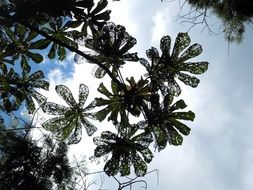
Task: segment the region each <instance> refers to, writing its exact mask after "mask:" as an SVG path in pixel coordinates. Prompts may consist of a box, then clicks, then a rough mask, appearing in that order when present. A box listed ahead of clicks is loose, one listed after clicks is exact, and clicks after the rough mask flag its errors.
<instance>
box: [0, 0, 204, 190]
mask: <svg viewBox="0 0 253 190" xmlns="http://www.w3.org/2000/svg"><path fill="white" fill-rule="evenodd" d="M107 4H108V2H107V0H100V1H98V3H94V1H93V0H79V1H78V0H64V1H62V0H61V1H60V0H59V1H58V0H56V1H55V0H4V1H1V3H0V29H1V32H0V40H1V42H0V44H1V46H0V48H1V52H0V110H1V115H0V119H1V130H2V131H5V130H10V127H8V126H7V125H6V117H7V116H10V115H12V114H13V113H15V112H16V111H20V110H21V109H22V107H23V106H25V107H26V109H27V110H28V112H29V113H30V114H36V110H37V109H41V110H43V112H45V113H47V114H49V115H52V116H53V117H52V118H50V119H48V120H46V121H45V122H44V123H43V124H42V127H43V128H44V129H45V130H47V131H50V132H51V133H52V135H53V137H54V139H56V140H59V141H61V142H60V143H59V145H58V148H56V149H54V151H55V155H53V156H51V157H52V158H51V157H50V155H48V156H49V157H47V159H46V160H45V159H44V160H43V159H42V160H41V156H42V154H43V153H42V150H41V148H39V147H38V146H36V144H33V143H32V142H31V141H29V140H24V141H22V143H21V144H20V146H24V147H22V149H21V148H20V147H19V145H18V144H19V143H18V142H19V141H20V137H18V136H16V135H15V134H12V133H6V134H4V133H0V139H7V141H8V142H3V143H1V142H0V144H1V145H2V144H3V145H4V146H5V143H7V144H6V146H11V148H10V149H11V150H12V151H13V154H14V153H15V154H16V153H17V154H20V156H21V157H22V158H23V157H24V156H28V158H24V159H25V160H26V162H28V163H29V164H35V165H31V166H29V167H32V168H29V169H27V170H29V171H30V174H31V173H32V174H34V175H35V174H36V176H37V177H36V180H39V181H37V182H36V184H37V185H39V184H41V183H43V184H44V185H48V187H50V182H48V181H46V182H44V181H43V180H47V177H45V178H43V179H41V176H43V175H45V176H48V178H51V177H53V179H54V181H55V182H56V183H57V184H61V183H62V181H64V180H65V177H66V179H68V175H69V173H68V172H70V170H68V165H67V164H66V161H67V160H66V145H65V143H68V144H69V145H71V144H76V143H79V142H80V140H81V138H88V137H89V136H93V135H94V134H95V133H96V131H97V127H98V126H95V125H94V124H93V123H92V120H98V121H100V122H101V121H103V120H105V119H107V120H108V122H111V123H112V124H113V126H114V128H115V129H116V131H117V132H116V133H113V132H112V131H110V130H109V129H108V131H103V132H102V133H101V135H100V136H96V137H94V138H93V140H94V144H95V145H96V148H95V150H94V156H93V158H95V159H100V158H101V157H104V158H105V157H107V156H109V157H107V160H106V161H105V165H104V172H105V173H106V174H107V175H108V176H115V175H117V174H118V173H120V175H121V176H128V175H130V174H131V173H133V171H132V169H131V168H132V166H133V168H134V173H135V175H136V176H137V177H140V176H145V174H146V173H147V171H148V166H147V164H148V163H150V162H151V161H152V159H153V157H154V153H153V152H152V149H151V145H153V144H154V145H155V147H156V148H157V149H158V151H162V150H164V149H165V148H166V147H167V146H168V145H174V146H178V145H181V144H182V143H183V136H185V135H189V134H190V128H189V127H188V126H187V125H186V124H185V123H184V121H193V120H194V118H195V114H194V113H193V112H192V111H189V110H185V108H186V107H187V105H186V103H185V102H184V100H182V99H180V100H178V97H179V96H180V94H181V88H180V85H182V84H185V85H188V86H190V87H193V88H196V87H197V86H198V84H199V82H200V81H199V79H198V78H197V77H196V75H200V74H203V73H204V72H205V71H206V70H207V69H208V62H206V61H197V62H193V61H192V60H191V59H192V58H195V57H197V56H198V55H200V54H201V53H202V47H201V45H200V44H197V43H193V44H191V39H190V36H189V35H188V33H184V32H181V33H178V35H177V37H176V39H175V42H174V43H172V42H171V41H172V40H171V37H170V36H169V35H166V36H163V37H162V38H161V40H160V51H159V50H158V49H157V48H155V47H151V48H150V49H147V50H146V58H143V57H139V56H138V54H137V53H136V52H132V51H131V49H132V48H133V47H134V45H135V44H136V39H135V38H134V37H132V36H131V35H130V34H129V33H128V32H127V30H126V28H125V27H124V26H122V25H116V24H115V23H112V22H111V21H110V12H111V11H110V10H107ZM80 46H85V47H86V48H87V49H89V51H81V50H80V48H79V47H80ZM70 52H72V53H74V54H75V56H74V61H75V62H76V63H83V64H96V65H97V66H98V69H97V70H96V72H95V77H96V78H97V79H98V80H99V79H101V78H103V77H104V76H105V75H108V76H109V77H110V79H111V86H105V85H104V83H101V84H100V85H99V86H98V87H97V91H98V92H99V93H100V94H101V97H96V98H95V99H94V100H93V101H92V102H87V103H86V100H87V97H88V95H89V89H88V87H87V86H86V85H85V84H80V85H79V95H78V100H75V99H74V96H73V94H72V92H71V91H70V90H69V87H68V86H66V85H63V84H60V85H57V86H56V87H55V90H56V92H57V94H58V95H59V97H60V98H62V99H63V100H64V101H65V102H66V104H67V105H68V106H64V105H60V104H57V103H54V102H48V101H47V97H46V96H44V95H43V93H42V92H41V89H44V90H48V89H49V85H50V83H49V81H47V80H46V79H45V74H46V73H44V72H43V68H42V67H40V68H41V70H37V71H34V69H33V66H34V65H35V64H40V63H41V62H42V61H43V60H44V59H45V58H44V57H45V55H46V56H47V57H48V58H49V59H51V60H60V61H63V60H65V59H66V55H67V54H68V53H70ZM129 62H137V63H139V64H141V65H142V66H143V67H144V68H145V69H146V72H147V73H146V74H145V75H143V76H140V77H139V79H135V78H134V77H133V76H129V77H128V78H127V79H123V78H122V74H121V72H122V67H124V65H125V64H128V63H129ZM175 98H176V99H177V100H175ZM94 110H96V111H94ZM97 110H98V111H97ZM4 114H5V116H3V115H4ZM6 115H7V116H6ZM130 116H131V117H132V116H133V117H136V118H139V121H138V122H132V121H131V119H130ZM25 128H26V130H31V129H32V126H26V127H25ZM16 129H17V130H18V129H19V126H17V128H16ZM20 129H21V128H20ZM83 129H84V130H85V134H83V133H82V131H83ZM86 134H87V135H86ZM5 135H7V136H5ZM87 136H88V137H87ZM9 142H10V143H11V144H8V143H9ZM23 149H25V150H24V151H23ZM19 150H20V151H19ZM21 150H22V151H21ZM26 151H27V153H26ZM58 154H59V155H58ZM1 155H2V156H3V157H4V159H3V167H7V166H9V164H7V163H9V162H13V159H12V158H11V157H10V156H9V155H8V156H5V153H1ZM11 155H12V154H11ZM42 157H43V156H42ZM17 158H18V156H16V155H15V159H17ZM51 161H52V162H57V163H54V164H52V163H51ZM58 162H59V163H58ZM57 164H59V165H57ZM51 166H52V167H54V168H53V171H54V172H52V169H50V170H49V171H48V173H46V174H44V173H45V172H47V167H51ZM58 166H59V167H58ZM1 167H2V166H1ZM18 167H21V166H18ZM22 167H23V166H22ZM65 169H67V170H65ZM8 170H9V172H10V171H14V170H16V167H13V168H11V169H8ZM59 170H60V171H59ZM1 171H3V172H2V173H0V175H1V176H0V177H1V178H4V180H9V181H8V183H12V181H13V180H16V179H14V178H15V175H14V178H11V179H10V178H9V177H8V176H7V177H6V175H5V173H4V172H5V171H6V170H4V169H3V170H1ZM63 171H66V173H64V172H63ZM21 172H23V171H22V170H21ZM24 172H25V171H24ZM36 172H37V173H38V175H37V173H36ZM14 173H15V172H14ZM28 174H29V173H28ZM28 174H27V175H28ZM30 174H29V175H30ZM65 174H66V176H59V175H65ZM8 175H10V173H8ZM18 175H19V174H18ZM20 177H21V176H17V178H19V180H20ZM22 177H26V176H24V175H22ZM22 177H21V178H22ZM27 178H30V177H29V176H27ZM11 180H12V181H11ZM24 180H26V179H24ZM16 182H17V183H18V180H16ZM1 183H2V182H1ZM6 183H7V182H6ZM22 183H23V181H22ZM24 183H25V182H24ZM31 183H35V182H33V181H31ZM64 183H65V182H64ZM1 185H2V184H0V186H1ZM17 185H18V184H17ZM48 187H44V186H40V188H42V189H47V188H48ZM31 188H32V187H31ZM33 188H35V187H33ZM66 188H67V187H66Z"/></svg>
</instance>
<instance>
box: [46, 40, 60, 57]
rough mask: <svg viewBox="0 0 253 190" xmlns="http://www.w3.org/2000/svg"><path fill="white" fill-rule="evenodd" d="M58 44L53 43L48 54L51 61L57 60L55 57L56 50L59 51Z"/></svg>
mask: <svg viewBox="0 0 253 190" xmlns="http://www.w3.org/2000/svg"><path fill="white" fill-rule="evenodd" d="M57 46H58V45H57V44H56V43H53V45H52V46H51V48H50V50H49V53H48V55H47V56H48V58H49V59H54V58H55V55H56V53H55V52H56V50H57Z"/></svg>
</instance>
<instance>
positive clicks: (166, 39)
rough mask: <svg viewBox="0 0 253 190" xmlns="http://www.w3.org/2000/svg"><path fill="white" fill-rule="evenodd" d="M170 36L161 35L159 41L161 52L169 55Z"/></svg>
mask: <svg viewBox="0 0 253 190" xmlns="http://www.w3.org/2000/svg"><path fill="white" fill-rule="evenodd" d="M170 48H171V38H170V36H163V37H162V39H161V41H160V49H161V50H162V53H163V54H166V55H170Z"/></svg>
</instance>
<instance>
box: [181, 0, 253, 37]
mask: <svg viewBox="0 0 253 190" xmlns="http://www.w3.org/2000/svg"><path fill="white" fill-rule="evenodd" d="M185 2H187V3H188V4H189V5H190V6H191V9H192V10H191V11H190V12H191V13H194V14H195V16H193V14H191V13H189V14H191V15H192V16H190V17H188V19H187V17H184V19H186V20H189V21H190V22H191V23H192V24H194V25H195V24H203V23H204V24H206V26H207V27H208V28H209V24H208V21H207V17H208V16H207V15H208V13H209V12H210V13H211V14H214V15H216V16H217V17H218V18H219V19H220V20H221V22H222V27H223V32H224V34H225V39H226V40H228V41H229V42H240V41H241V40H242V38H243V34H244V32H245V26H246V25H247V24H251V23H252V18H253V2H252V1H251V0H240V1H239V0H226V1H225V0H223V1H219V0H212V1H209V0H186V1H185Z"/></svg>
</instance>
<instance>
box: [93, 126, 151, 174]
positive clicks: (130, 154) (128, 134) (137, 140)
mask: <svg viewBox="0 0 253 190" xmlns="http://www.w3.org/2000/svg"><path fill="white" fill-rule="evenodd" d="M121 127H124V126H121ZM137 129H138V128H137V127H136V126H135V125H131V126H130V124H129V126H128V127H127V128H125V130H119V135H116V134H115V133H112V132H110V131H104V132H102V134H101V136H100V137H95V138H94V139H93V141H94V143H95V144H96V145H97V147H96V149H95V151H94V157H95V158H100V157H102V156H107V155H108V154H111V158H110V159H109V160H107V162H106V164H105V166H104V171H105V173H106V174H107V175H109V176H114V175H116V174H117V173H118V172H120V174H121V176H127V175H129V174H130V167H131V165H133V166H134V172H135V174H136V176H144V175H145V174H146V172H147V164H146V163H149V162H151V160H152V158H153V154H152V152H151V151H150V150H149V148H148V147H149V144H150V143H151V142H152V141H153V138H152V135H151V134H148V133H145V132H143V133H140V134H138V135H135V133H136V131H137Z"/></svg>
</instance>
